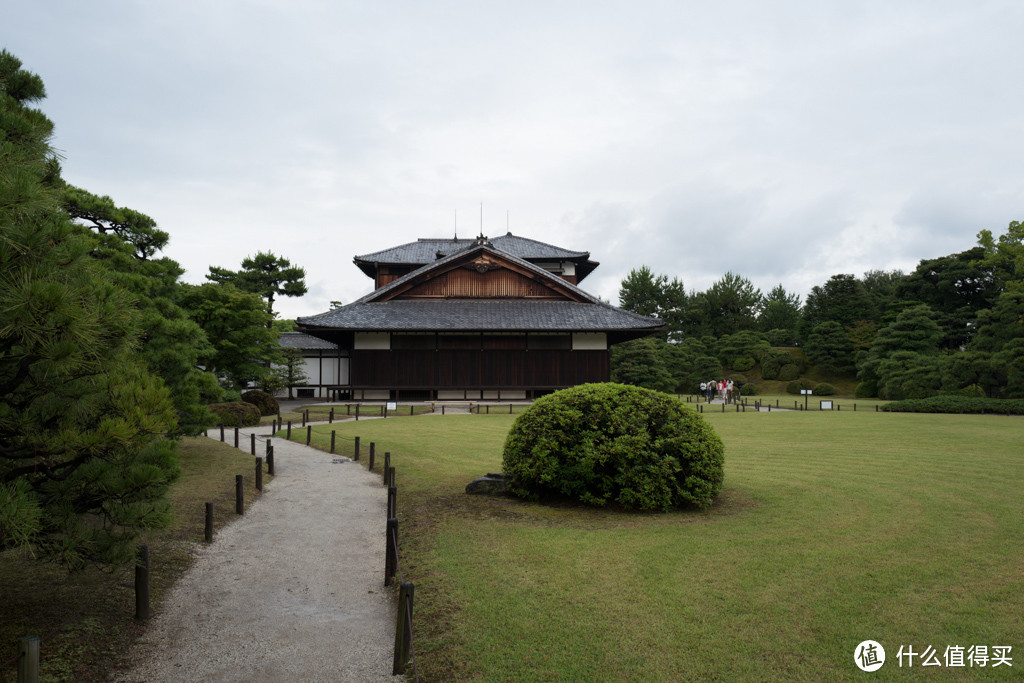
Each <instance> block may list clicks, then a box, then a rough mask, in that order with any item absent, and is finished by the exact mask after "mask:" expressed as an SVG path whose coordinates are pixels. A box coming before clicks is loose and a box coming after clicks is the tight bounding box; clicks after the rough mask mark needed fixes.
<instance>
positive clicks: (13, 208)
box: [0, 51, 306, 568]
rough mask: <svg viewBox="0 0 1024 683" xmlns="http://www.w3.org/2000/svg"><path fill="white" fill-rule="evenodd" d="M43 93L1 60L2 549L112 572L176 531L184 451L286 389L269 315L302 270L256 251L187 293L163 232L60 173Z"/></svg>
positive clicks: (296, 289) (296, 291)
mask: <svg viewBox="0 0 1024 683" xmlns="http://www.w3.org/2000/svg"><path fill="white" fill-rule="evenodd" d="M45 94H46V93H45V88H44V85H43V81H42V79H41V78H40V77H39V76H37V75H35V74H33V73H30V72H28V71H26V70H24V69H23V68H22V64H21V61H20V60H18V59H17V58H16V57H15V56H14V55H11V54H10V53H8V52H7V51H0V551H3V550H7V549H11V548H22V549H27V550H30V551H31V552H33V553H34V554H35V555H37V556H38V557H41V558H45V559H51V560H55V561H58V562H60V563H62V564H64V565H66V566H68V567H71V568H77V567H82V566H84V565H86V564H90V563H98V564H107V565H117V564H122V563H125V562H129V561H131V560H132V558H133V557H134V552H135V549H134V539H135V538H136V537H137V533H138V532H139V530H141V529H144V528H147V527H153V526H159V525H162V524H164V523H166V522H167V511H166V506H165V504H164V503H163V498H164V494H165V493H166V491H167V489H168V487H169V485H170V484H171V483H172V482H173V481H174V480H175V478H176V477H177V476H178V464H177V452H176V443H175V438H176V437H178V436H180V435H183V434H196V433H199V432H200V431H202V430H203V429H204V428H206V427H207V426H208V425H210V424H212V423H213V419H214V418H213V416H212V414H211V413H210V411H209V410H208V409H207V408H206V406H207V405H209V404H211V403H216V402H221V401H225V400H237V398H238V396H239V393H240V391H241V390H242V389H244V388H245V387H247V386H250V385H252V384H257V385H260V386H261V387H262V388H264V389H266V390H268V391H274V390H276V389H277V388H279V387H281V386H282V385H283V380H282V378H281V377H280V370H279V368H280V367H281V366H282V365H284V366H285V367H287V363H285V362H284V361H285V360H286V359H285V358H284V357H283V354H285V353H288V352H289V351H287V350H283V349H282V348H281V347H280V345H279V344H278V335H279V331H278V328H277V327H275V318H276V314H275V312H274V309H273V306H274V301H275V297H277V296H300V295H302V294H303V293H305V291H306V285H305V282H304V277H305V272H304V271H303V269H302V268H299V267H296V266H292V265H291V263H290V262H289V261H288V260H287V259H284V258H280V257H278V256H275V255H274V254H271V253H264V252H260V253H257V254H256V255H255V256H252V257H249V258H246V259H245V260H244V261H242V264H241V268H240V269H239V270H237V271H233V270H228V269H225V268H220V267H215V266H212V267H211V268H210V272H209V274H208V275H207V279H208V280H209V282H206V283H204V284H201V285H191V284H187V283H184V282H182V281H181V276H182V274H183V273H184V270H183V269H182V268H181V266H180V265H179V264H178V263H177V262H175V261H174V260H173V259H170V258H168V257H167V256H165V255H162V252H163V250H164V249H165V248H166V247H167V244H168V242H169V240H170V236H169V235H168V233H167V232H165V231H163V230H161V229H160V228H159V227H158V226H157V223H156V221H155V220H153V219H152V218H151V217H149V216H147V215H146V214H144V213H142V212H140V211H137V210H134V209H130V208H127V207H123V206H118V205H117V204H116V203H115V202H114V200H113V199H111V198H110V197H108V196H105V195H98V194H94V193H92V192H89V191H88V190H85V189H82V188H78V187H75V186H73V185H70V184H69V183H67V182H66V181H65V180H64V179H63V178H62V176H61V168H60V163H59V158H58V155H57V154H56V152H55V151H54V149H53V148H52V147H51V143H50V141H51V138H52V135H53V123H52V122H51V121H50V120H49V119H48V118H47V117H46V116H45V114H43V113H42V112H41V111H40V110H39V109H36V108H34V105H35V103H37V102H39V101H40V100H42V99H43V98H44V97H45ZM291 353H294V351H292V352H291ZM292 360H293V361H294V359H292Z"/></svg>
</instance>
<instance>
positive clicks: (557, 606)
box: [315, 401, 1024, 681]
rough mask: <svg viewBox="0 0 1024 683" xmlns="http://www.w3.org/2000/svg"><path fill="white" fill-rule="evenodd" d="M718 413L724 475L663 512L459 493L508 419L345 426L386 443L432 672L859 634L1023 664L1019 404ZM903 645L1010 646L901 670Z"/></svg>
mask: <svg viewBox="0 0 1024 683" xmlns="http://www.w3.org/2000/svg"><path fill="white" fill-rule="evenodd" d="M858 404H861V402H860V401H858ZM706 418H707V419H708V420H709V421H710V422H711V423H712V424H713V425H714V427H715V428H716V430H717V431H718V433H719V434H720V435H721V436H722V438H723V440H724V441H725V444H726V449H727V451H726V453H727V455H726V483H725V490H724V491H723V493H722V495H721V496H720V498H719V500H718V502H717V503H716V504H715V505H714V506H713V507H712V508H711V509H710V510H708V511H706V512H696V511H685V512H677V513H671V514H626V513H622V512H618V511H614V510H591V509H586V508H581V507H576V506H565V505H563V506H543V505H538V504H530V503H524V502H521V501H517V500H512V499H494V498H483V497H475V496H467V495H465V494H464V493H463V490H464V487H465V485H466V483H468V482H469V481H470V480H471V479H473V478H474V477H477V476H480V475H483V474H484V473H486V472H488V471H495V470H498V469H500V466H501V446H502V443H503V440H504V435H505V433H506V432H507V430H508V428H509V426H510V425H511V421H512V419H514V418H513V417H509V416H507V415H492V416H486V415H485V416H468V415H462V416H448V417H425V418H422V419H417V420H387V421H384V420H373V421H366V422H360V423H358V424H357V423H345V424H342V425H333V426H332V428H333V429H335V430H337V431H338V435H339V438H343V437H351V436H354V435H356V434H358V435H360V437H361V439H362V442H363V443H364V444H368V443H369V442H370V441H374V442H375V443H376V447H377V450H378V452H379V453H382V452H383V451H385V450H387V451H390V452H391V453H392V464H394V465H395V466H396V468H397V482H398V491H399V494H398V506H399V518H400V525H401V534H400V535H401V558H402V559H401V562H402V567H403V572H404V576H405V579H406V580H411V581H414V582H415V583H416V614H415V617H414V621H415V624H416V652H417V656H418V658H419V660H418V661H419V672H420V674H421V676H422V677H423V680H428V681H430V680H433V681H440V680H445V681H447V680H486V681H552V680H559V681H591V680H631V681H634V680H635V681H672V680H807V681H812V680H813V681H819V680H854V679H857V678H859V677H860V676H864V675H866V674H864V673H863V672H861V671H860V670H859V669H857V668H856V667H855V666H854V663H853V654H854V648H855V646H856V645H857V643H859V642H861V641H862V640H866V639H873V640H877V641H879V642H881V643H882V644H883V645H884V646H885V647H886V649H887V653H888V658H889V659H888V662H887V663H886V665H885V667H884V668H883V670H882V671H881V672H878V673H877V674H875V675H879V674H881V675H882V676H883V677H885V678H895V677H899V678H901V679H902V678H904V677H905V678H907V679H911V680H912V679H919V678H928V679H931V678H943V679H949V678H952V677H956V678H958V679H960V678H964V677H968V678H972V677H973V678H977V679H987V678H990V677H993V678H997V679H998V678H1014V677H1019V672H1020V670H1021V667H1022V666H1024V660H1022V659H1021V656H1022V655H1021V652H1024V643H1022V642H1021V637H1022V635H1021V634H1024V610H1021V609H1020V595H1021V594H1022V592H1024V573H1022V572H1021V569H1020V566H1021V560H1020V558H1021V557H1022V556H1024V540H1022V539H1024V514H1022V513H1024V495H1022V494H1021V490H1022V489H1024V454H1022V452H1021V445H1020V442H1021V438H1020V437H1021V434H1022V433H1024V423H1021V422H1020V420H1019V419H1018V418H1006V417H994V416H956V415H905V414H884V413H883V414H878V413H875V412H874V411H873V409H872V410H871V411H865V410H859V411H858V412H856V413H854V412H852V410H851V411H847V410H843V411H842V412H833V413H817V412H808V413H803V412H788V413H783V412H779V413H773V414H771V415H769V414H767V413H760V414H757V413H751V412H748V413H735V412H732V411H729V412H726V413H724V414H723V413H717V412H716V413H708V414H706ZM318 429H323V428H318ZM315 431H317V430H315ZM327 434H328V435H329V431H328V432H327ZM328 438H329V436H328ZM364 453H365V447H364ZM364 462H365V459H364ZM901 644H902V645H913V646H914V649H915V650H917V651H920V650H922V649H923V647H924V646H928V645H931V646H933V647H935V648H936V649H937V650H938V651H939V653H940V656H941V653H942V652H943V651H944V650H945V647H946V646H947V645H951V646H956V645H961V646H964V647H968V646H972V645H988V646H994V645H1010V646H1013V648H1014V649H1013V651H1012V653H1011V654H1012V655H1016V657H1015V661H1014V667H1013V668H1008V667H1005V666H1003V667H999V668H996V669H992V668H985V669H980V668H975V669H970V668H965V669H957V670H956V671H949V670H947V669H946V668H945V667H941V668H939V667H928V668H922V667H921V666H920V661H917V662H915V666H914V668H913V669H907V668H903V669H899V668H898V667H897V661H896V652H897V650H898V649H899V646H900V645H901Z"/></svg>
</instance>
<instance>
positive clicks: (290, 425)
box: [284, 420, 292, 439]
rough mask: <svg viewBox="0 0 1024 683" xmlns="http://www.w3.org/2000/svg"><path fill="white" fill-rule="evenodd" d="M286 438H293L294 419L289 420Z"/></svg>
mask: <svg viewBox="0 0 1024 683" xmlns="http://www.w3.org/2000/svg"><path fill="white" fill-rule="evenodd" d="M284 438H286V439H290V438H292V421H291V420H288V432H287V433H286V434H285V437H284Z"/></svg>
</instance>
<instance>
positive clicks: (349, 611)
mask: <svg viewBox="0 0 1024 683" xmlns="http://www.w3.org/2000/svg"><path fill="white" fill-rule="evenodd" d="M253 431H255V432H256V434H257V435H260V434H269V429H268V428H267V427H262V428H252V429H243V430H242V434H244V435H245V438H244V439H243V440H242V441H241V443H242V444H243V446H245V445H247V444H248V443H249V434H250V433H252V432H253ZM213 434H214V433H213V432H210V435H211V436H212V435H213ZM257 440H258V441H261V442H262V441H263V439H262V438H258V439H257ZM273 443H274V460H275V462H274V464H275V469H276V477H275V478H274V480H273V482H270V483H268V484H267V485H266V487H265V488H264V491H263V495H262V496H261V497H260V499H259V500H257V501H256V502H255V503H253V504H251V505H249V506H248V508H247V509H246V512H245V515H244V516H243V517H241V518H238V519H237V520H236V521H234V522H232V523H231V524H230V525H229V526H227V527H225V528H224V529H222V530H221V531H220V532H219V533H218V534H217V536H215V537H214V542H213V543H212V544H211V545H209V546H204V547H202V548H200V549H199V551H198V553H197V557H196V561H195V564H194V565H193V566H192V567H191V568H190V569H189V570H188V572H186V573H185V575H184V576H183V577H182V578H181V580H180V581H179V582H178V583H177V584H176V585H175V587H174V589H173V590H172V592H171V594H170V596H169V597H168V599H167V600H166V602H165V603H164V604H163V605H162V606H161V609H160V612H159V613H158V614H157V615H156V617H155V618H154V619H153V621H152V623H151V624H150V626H149V628H148V630H147V632H146V636H145V638H144V639H143V640H142V641H140V643H139V645H138V647H137V648H136V650H135V654H134V656H133V668H132V669H131V670H130V671H129V672H128V673H127V674H125V675H123V676H121V677H120V678H118V679H117V680H119V681H131V682H137V681H401V680H404V679H403V677H401V676H397V677H396V676H391V666H392V656H393V648H394V638H395V605H394V600H393V598H392V595H391V591H390V589H385V588H384V543H385V541H384V533H385V526H386V524H385V521H386V520H385V512H386V508H387V491H386V489H385V488H384V487H383V486H382V483H381V478H380V475H378V474H373V473H370V472H368V471H367V470H366V469H365V468H363V467H362V466H361V465H359V464H358V463H353V462H351V461H349V459H348V458H341V457H338V456H331V455H329V454H327V453H324V452H322V451H318V450H315V449H312V448H307V447H306V446H303V445H300V444H296V443H291V442H287V441H284V440H283V439H275V440H274V442H273ZM256 452H257V453H258V454H260V455H262V454H263V453H264V452H265V448H264V446H263V444H262V443H260V444H258V448H257V451H256ZM247 476H248V475H247ZM217 512H218V514H221V515H225V514H231V515H234V510H233V509H232V510H230V511H229V510H218V511H217Z"/></svg>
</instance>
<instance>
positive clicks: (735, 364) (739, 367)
mask: <svg viewBox="0 0 1024 683" xmlns="http://www.w3.org/2000/svg"><path fill="white" fill-rule="evenodd" d="M753 367H754V359H753V358H751V357H750V356H738V357H736V358H733V360H732V369H733V370H735V371H737V372H746V371H747V370H751V369H753Z"/></svg>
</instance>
